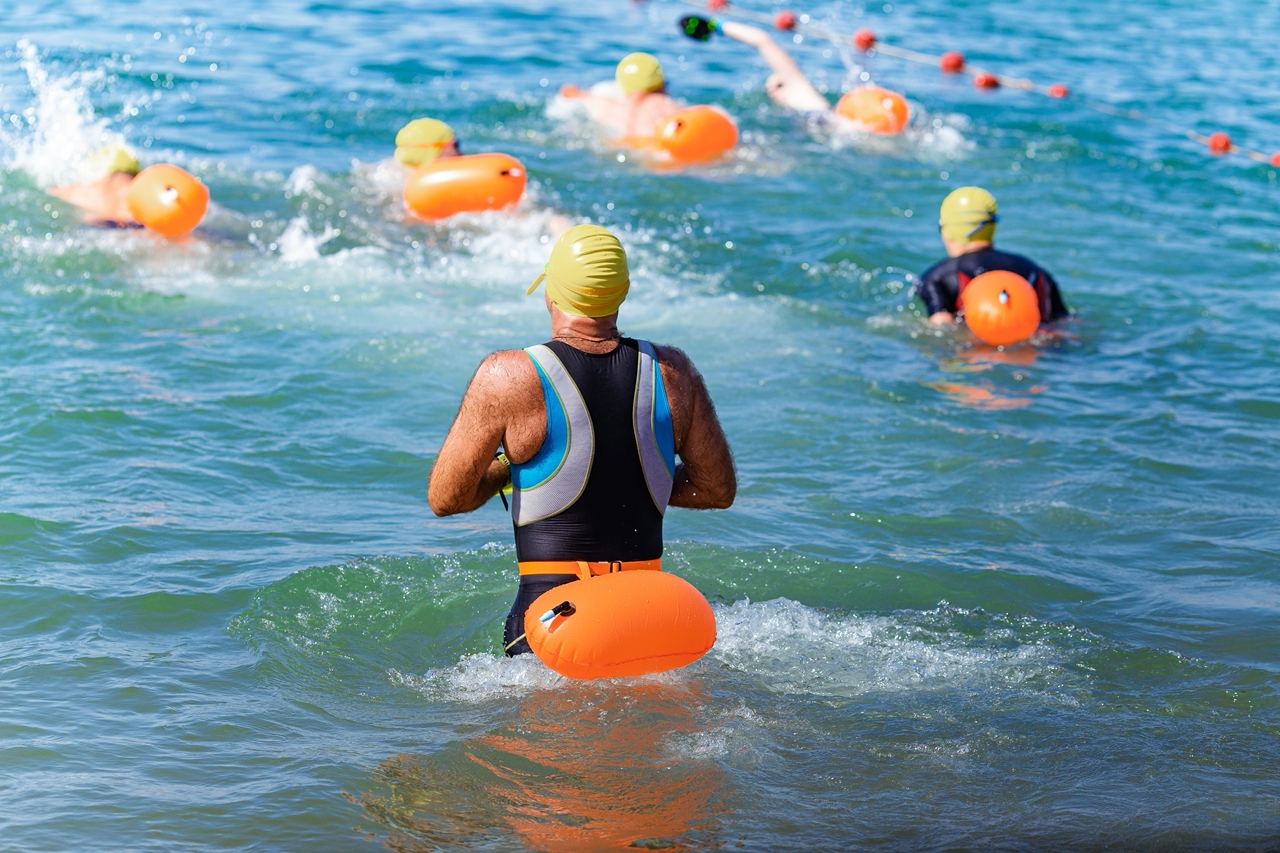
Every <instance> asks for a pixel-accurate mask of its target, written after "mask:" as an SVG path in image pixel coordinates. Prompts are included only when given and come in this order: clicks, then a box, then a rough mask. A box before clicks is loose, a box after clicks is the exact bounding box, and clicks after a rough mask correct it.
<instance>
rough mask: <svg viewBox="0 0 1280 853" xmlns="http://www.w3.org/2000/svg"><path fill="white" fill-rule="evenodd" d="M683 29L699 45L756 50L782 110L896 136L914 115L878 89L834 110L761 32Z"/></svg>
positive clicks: (728, 27) (694, 20)
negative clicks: (714, 40) (721, 39)
mask: <svg viewBox="0 0 1280 853" xmlns="http://www.w3.org/2000/svg"><path fill="white" fill-rule="evenodd" d="M681 27H682V29H683V31H684V32H685V34H686V35H688V36H689V37H690V38H693V39H696V40H698V41H706V40H707V39H709V38H710V37H711V35H712V34H713V33H717V32H719V33H723V34H724V35H726V36H728V37H729V38H731V39H733V40H734V41H737V42H741V43H742V44H745V45H747V46H749V47H754V48H755V49H756V51H757V52H758V53H759V54H760V58H761V59H763V60H764V61H765V63H766V64H767V65H768V66H769V68H770V70H771V71H772V72H773V73H772V74H770V75H769V77H768V79H766V80H765V86H764V88H765V93H766V94H767V95H768V96H769V97H770V98H771V99H772V100H773V102H774V103H776V104H778V106H780V107H783V108H785V109H788V110H793V111H795V112H798V113H804V114H807V115H811V116H817V117H821V118H823V119H827V120H830V121H831V122H833V123H835V124H836V125H843V124H847V125H848V126H850V127H852V128H855V129H857V130H862V131H866V132H869V133H878V134H884V135H893V134H897V133H901V132H902V130H903V129H904V128H905V127H906V126H907V121H908V120H909V118H910V111H909V109H908V107H907V102H906V100H905V99H904V98H903V97H902V95H900V94H898V93H897V92H891V91H889V90H888V89H881V88H879V87H876V86H863V87H859V88H856V89H852V90H850V91H849V92H846V93H845V94H844V96H843V97H841V98H840V100H839V102H838V103H837V104H836V105H835V106H834V107H833V106H831V103H830V102H829V101H827V99H826V97H825V96H823V94H822V93H821V92H819V91H818V90H817V89H816V88H815V87H814V85H813V83H811V82H810V81H809V78H808V77H806V76H805V74H804V72H803V71H801V70H800V66H798V65H796V62H795V60H794V59H792V58H791V55H790V54H789V53H787V52H786V50H784V49H783V48H782V46H781V45H779V44H778V43H777V42H776V41H774V40H773V38H772V37H771V36H770V35H769V34H768V33H767V32H765V31H764V30H762V29H760V28H759V27H753V26H750V25H748V24H737V23H734V22H732V21H713V20H710V19H708V18H700V17H697V16H688V17H685V18H683V19H681Z"/></svg>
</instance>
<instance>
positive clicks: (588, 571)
mask: <svg viewBox="0 0 1280 853" xmlns="http://www.w3.org/2000/svg"><path fill="white" fill-rule="evenodd" d="M637 570H639V571H649V572H660V571H662V560H661V559H657V560H627V561H623V560H613V561H612V562H591V561H588V560H526V561H524V562H522V563H521V564H520V574H522V575H577V576H578V577H579V578H580V579H582V580H586V579H587V578H589V577H593V576H595V575H607V574H610V573H611V572H631V571H637Z"/></svg>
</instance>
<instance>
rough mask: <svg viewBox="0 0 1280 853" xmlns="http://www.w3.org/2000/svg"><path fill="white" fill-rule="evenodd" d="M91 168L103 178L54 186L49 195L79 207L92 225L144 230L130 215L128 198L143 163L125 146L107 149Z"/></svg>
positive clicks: (98, 154) (95, 155) (95, 158)
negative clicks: (140, 228)
mask: <svg viewBox="0 0 1280 853" xmlns="http://www.w3.org/2000/svg"><path fill="white" fill-rule="evenodd" d="M89 169H90V171H91V172H92V173H94V174H97V175H98V176H99V177H97V178H94V179H93V180H90V181H86V182H84V183H79V184H64V185H63V186H58V187H53V188H51V189H50V190H49V194H50V195H52V196H54V197H56V198H60V199H62V200H63V201H65V202H67V203H68V204H72V205H75V207H77V208H78V209H79V210H80V212H81V214H82V215H83V216H84V219H85V221H86V222H87V223H89V224H90V225H99V226H105V227H109V228H110V227H115V228H137V227H141V226H140V225H139V224H138V220H137V219H135V218H134V216H133V214H132V213H130V212H129V204H128V195H129V187H130V186H131V185H132V184H133V179H134V178H136V177H137V176H138V172H140V171H142V164H141V163H139V162H138V158H137V157H135V156H134V154H133V152H132V151H130V150H129V149H128V148H126V147H124V146H123V145H111V146H107V147H106V148H103V149H101V150H99V151H98V152H96V153H95V154H94V155H93V156H92V157H90V159H89Z"/></svg>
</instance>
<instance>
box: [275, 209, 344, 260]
mask: <svg viewBox="0 0 1280 853" xmlns="http://www.w3.org/2000/svg"><path fill="white" fill-rule="evenodd" d="M341 233H342V232H341V231H339V230H338V229H337V228H334V227H333V226H331V225H329V224H328V223H326V224H325V226H324V231H322V232H321V233H319V234H313V233H312V231H311V227H310V226H309V225H308V224H307V220H306V218H304V217H302V216H296V217H294V218H293V219H291V220H290V221H289V225H288V227H286V228H285V229H284V233H283V234H281V235H280V239H279V240H277V241H276V245H277V247H278V249H279V251H280V259H281V260H282V261H284V262H285V263H286V264H299V263H302V262H304V261H314V260H316V259H318V258H319V257H320V248H321V247H322V246H324V244H325V243H328V242H329V241H330V240H332V239H333V238H334V237H337V236H338V235H339V234H341Z"/></svg>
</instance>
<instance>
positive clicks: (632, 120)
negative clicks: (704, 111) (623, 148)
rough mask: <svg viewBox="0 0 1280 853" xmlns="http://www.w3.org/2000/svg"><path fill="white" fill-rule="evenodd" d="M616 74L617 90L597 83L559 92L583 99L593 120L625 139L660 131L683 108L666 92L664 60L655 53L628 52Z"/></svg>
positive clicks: (569, 86)
mask: <svg viewBox="0 0 1280 853" xmlns="http://www.w3.org/2000/svg"><path fill="white" fill-rule="evenodd" d="M613 76H614V79H615V80H616V81H617V84H618V86H617V89H616V90H614V91H601V90H600V87H597V88H596V89H593V90H592V91H589V92H588V91H585V90H583V89H581V88H579V87H577V86H574V85H572V84H570V85H566V86H564V87H563V88H562V89H561V90H560V94H561V95H563V96H564V97H566V98H572V99H574V100H577V101H580V102H581V103H582V104H583V106H585V107H586V109H587V113H588V114H589V115H590V116H591V119H592V121H594V122H595V123H596V124H599V125H601V126H602V127H604V128H605V129H606V130H608V131H609V132H610V133H612V134H614V135H615V136H617V137H619V138H622V139H627V138H632V137H651V136H655V135H657V133H658V130H659V129H660V128H661V127H662V125H663V124H664V123H665V122H666V121H667V119H669V118H671V117H672V116H673V115H675V114H676V113H678V112H679V111H680V110H681V108H682V105H681V104H680V102H679V101H677V100H675V99H674V98H672V97H671V96H670V95H668V94H667V81H666V78H665V77H664V76H663V74H662V64H661V63H660V62H658V59H657V57H655V56H653V55H652V54H648V53H630V54H627V55H626V56H624V57H623V58H622V61H621V62H619V63H618V67H617V68H616V69H615V70H614V74H613Z"/></svg>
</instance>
